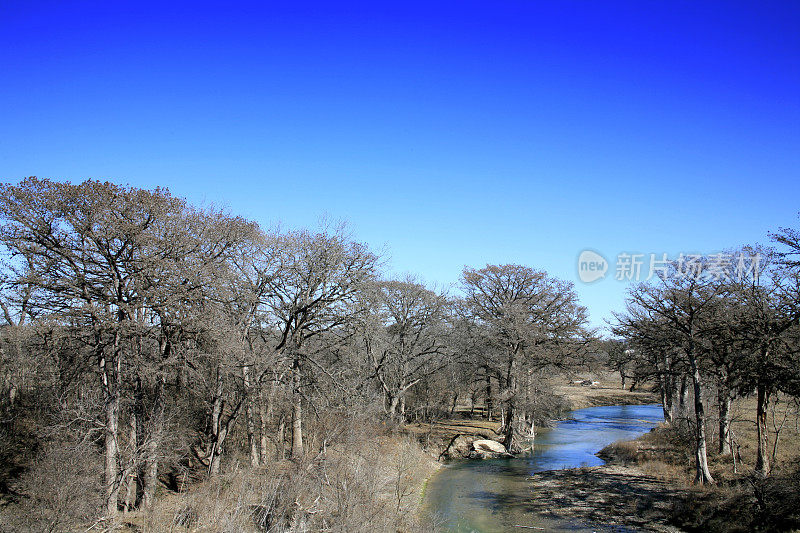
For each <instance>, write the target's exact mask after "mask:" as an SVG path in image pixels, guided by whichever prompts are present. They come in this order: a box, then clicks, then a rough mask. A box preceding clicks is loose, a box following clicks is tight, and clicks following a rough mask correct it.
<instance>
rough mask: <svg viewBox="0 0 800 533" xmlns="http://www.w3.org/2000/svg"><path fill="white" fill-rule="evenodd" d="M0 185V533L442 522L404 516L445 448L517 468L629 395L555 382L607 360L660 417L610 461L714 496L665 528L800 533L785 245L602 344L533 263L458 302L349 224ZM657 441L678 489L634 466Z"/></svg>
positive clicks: (663, 293) (144, 195)
mask: <svg viewBox="0 0 800 533" xmlns="http://www.w3.org/2000/svg"><path fill="white" fill-rule="evenodd" d="M0 189H2V190H0V243H2V246H3V248H4V261H3V271H2V278H0V288H1V289H2V290H1V292H0V305H1V306H2V311H3V319H4V322H3V325H2V328H0V357H2V366H0V385H1V386H2V390H0V392H1V393H2V394H1V395H0V453H2V462H1V463H0V465H1V471H0V498H2V499H1V500H0V502H1V503H0V506H2V508H1V509H0V529H2V530H3V531H87V530H89V531H103V530H105V531H111V530H128V531H231V532H234V531H237V532H238V531H274V532H279V531H431V530H435V528H436V524H432V523H430V522H428V521H426V519H425V518H424V517H423V514H422V513H420V512H418V511H419V508H420V505H421V498H422V497H421V494H422V491H423V487H424V483H425V480H426V479H427V478H428V477H429V476H430V475H431V474H432V473H433V472H434V471H435V469H436V466H437V464H436V458H438V457H439V456H440V455H441V453H442V452H443V451H444V449H443V447H444V445H445V444H446V442H445V441H447V440H448V438H450V437H452V436H453V435H454V434H455V433H457V432H459V431H461V430H460V429H459V428H460V427H464V426H473V427H477V428H479V429H478V431H479V432H481V433H478V434H482V436H483V437H485V438H489V439H490V440H496V441H498V442H501V443H502V444H503V445H504V447H505V449H506V450H508V452H510V453H520V452H524V451H525V450H526V449H527V448H529V447H530V445H531V442H532V440H531V437H532V436H533V435H535V433H536V431H537V428H538V427H540V426H541V425H543V424H546V423H547V422H548V421H549V420H551V419H552V418H554V417H557V416H559V415H560V414H561V413H563V412H564V411H566V410H568V409H569V408H571V407H580V406H583V405H598V404H603V403H607V402H613V401H614V399H616V400H619V398H620V396H619V394H617V393H612V392H610V389H609V388H608V387H601V388H602V391H601V390H600V389H601V388H598V387H594V388H593V387H591V386H588V387H583V386H581V385H575V384H572V385H570V386H567V385H566V383H571V382H573V381H575V380H576V379H577V378H579V377H584V378H585V377H586V376H587V375H589V373H592V372H601V371H602V369H604V368H612V369H614V371H617V372H619V373H620V376H621V378H622V380H623V383H625V381H626V380H627V383H628V384H632V385H631V386H630V388H631V389H634V388H638V389H639V390H643V389H645V388H647V389H650V388H652V392H650V391H649V390H648V391H645V392H637V391H633V392H629V393H626V394H627V395H628V396H629V397H631V398H633V397H637V396H636V395H637V394H639V395H640V396H638V398H640V399H642V400H643V401H646V400H645V399H646V398H653V397H654V398H656V399H659V400H660V401H661V403H662V406H663V409H664V415H665V425H664V427H663V428H661V429H659V430H658V431H657V432H654V433H653V434H652V435H648V436H646V437H644V439H643V440H642V441H641V443H640V444H632V445H630V444H625V445H619V446H617V447H616V448H614V449H613V450H611V449H610V450H606V452H605V453H606V455H607V456H608V457H609V458H610V459H612V462H614V460H616V461H623V460H624V461H625V462H627V463H631V462H633V463H636V464H637V465H638V466H637V468H643V467H642V466H641V464H647V465H650V466H647V468H651V469H653V470H654V472H650V473H648V474H647V475H662V474H663V475H662V478H663V479H667V480H668V483H669V484H670V486H675V487H683V486H684V485H686V486H687V487H688V488H687V490H689V489H691V490H701V489H697V487H698V486H700V485H702V486H703V489H702V490H703V491H705V492H703V493H702V494H703V498H700V499H697V498H695V499H692V498H688V499H687V498H684V499H680V498H679V499H676V502H677V503H676V505H675V506H672V507H670V508H669V509H668V511H669V512H667V510H663V509H662V511H660V513H661V514H659V516H664V515H665V513H666V514H669V516H670V517H671V518H670V519H669V520H668V521H671V523H674V524H678V525H679V526H681V527H686V528H691V527H698V528H700V527H703V528H706V527H708V528H711V527H714V528H718V529H724V527H723V526H724V525H725V524H728V523H730V522H729V521H726V520H724V519H723V518H720V517H721V516H722V514H720V513H716V514H715V513H713V512H710V511H708V510H709V509H728V508H733V507H738V508H739V509H745V508H748V509H749V508H752V509H755V510H757V513H756V515H757V516H758V519H759V520H760V522H758V523H759V524H768V525H769V527H774V528H790V527H797V525H796V524H797V523H796V521H795V518H794V516H795V515H794V514H793V513H794V511H793V509H794V508H796V506H795V507H794V508H792V507H787V505H786V502H793V501H796V499H797V493H798V491H797V481H796V480H797V472H796V467H795V466H793V465H796V461H795V459H796V452H794V451H793V450H795V449H796V447H797V397H798V394H799V393H800V387H798V383H800V364H798V362H799V361H800V359H799V358H798V346H800V344H799V343H798V332H799V331H800V326H798V317H800V264H798V261H797V255H796V254H797V253H798V252H800V235H798V233H796V232H795V231H793V230H789V229H784V230H780V231H779V232H778V233H777V234H776V235H774V236H773V238H774V240H775V241H777V243H778V244H779V246H780V249H779V250H778V251H772V250H769V249H767V248H759V253H760V254H761V255H762V256H763V257H764V264H763V265H762V266H763V267H764V268H763V270H762V271H761V274H760V275H759V276H755V275H752V276H751V277H750V278H748V279H744V280H742V279H739V280H736V281H734V280H731V279H728V278H725V277H722V278H717V279H715V278H713V277H710V278H702V279H699V278H698V279H695V280H694V281H691V280H688V279H687V278H685V277H678V276H674V277H669V276H664V278H663V279H661V280H660V281H658V282H657V283H653V284H647V285H641V286H637V287H636V288H634V289H633V291H632V292H631V296H630V299H629V305H628V308H627V310H626V312H624V313H620V314H619V315H618V316H617V319H616V321H615V324H614V328H613V334H614V338H613V339H601V338H598V335H597V333H596V332H595V331H593V330H592V329H591V328H589V327H588V323H587V311H586V309H585V308H584V307H583V306H581V305H580V303H579V302H578V298H577V295H576V293H575V291H574V288H573V286H572V284H571V283H569V282H566V281H564V280H560V279H558V278H556V277H553V276H551V275H549V274H547V273H546V272H543V271H541V270H537V269H535V268H531V267H528V266H523V265H487V266H485V267H482V268H471V267H465V268H464V270H463V272H462V276H461V283H460V287H459V290H458V291H457V292H458V295H457V296H454V295H448V294H446V293H444V292H442V291H437V290H435V289H434V288H431V287H428V286H426V285H425V284H424V283H422V282H421V281H419V280H418V279H416V278H414V277H412V276H407V277H404V278H402V279H389V278H387V277H386V276H385V274H384V273H383V272H382V270H381V269H382V264H381V259H380V257H378V255H376V254H375V253H374V252H373V251H371V250H370V249H369V248H368V247H367V246H366V245H364V244H362V243H359V242H356V241H354V240H353V239H352V238H351V236H350V235H349V234H348V233H347V232H346V231H345V229H344V228H343V227H340V226H333V225H324V224H323V225H322V226H321V227H320V228H319V229H317V230H314V231H311V230H292V231H286V230H281V229H265V228H261V227H259V226H258V225H257V224H256V223H254V222H252V221H248V220H245V219H242V218H240V217H236V216H232V215H230V214H228V213H226V212H223V211H220V210H217V209H214V208H198V207H195V206H192V205H190V204H188V203H187V202H186V201H185V200H183V199H180V198H176V197H174V196H172V195H171V194H170V193H169V192H168V191H167V190H165V189H155V190H150V191H146V190H141V189H136V188H131V187H123V186H118V185H114V184H111V183H101V182H95V181H86V182H84V183H81V184H69V183H60V182H54V181H49V180H43V179H37V178H28V179H25V180H23V181H22V182H20V183H19V184H6V185H3V186H2V187H0ZM576 390H580V391H586V392H585V393H583V392H582V393H575V391H576ZM589 391H592V392H589ZM565 393H566V394H565ZM570 396H571V397H570ZM631 401H633V400H631ZM579 402H583V403H580V405H578V404H577V403H579ZM621 403H622V402H621ZM636 403H639V402H638V401H637V402H636ZM712 410H713V411H714V412H715V413H717V416H709V412H710V411H712ZM751 410H752V412H751ZM443 421H450V422H448V423H443ZM448 425H449V426H450V429H444V430H441V429H438V430H437V429H436V428H442V427H447V426H448ZM712 426H714V427H717V428H718V432H717V431H713V432H712V431H711V428H712ZM454 427H455V429H453V428H454ZM437 431H438V433H437ZM714 434H717V435H718V436H717V437H716V438H714V437H712V436H711V435H714ZM647 439H652V440H647ZM664 443H667V444H664ZM656 446H662V447H663V450H665V451H664V453H661V452H658V454H657V455H658V456H659V457H660V459H659V460H663V461H662V462H668V463H669V464H670V465H671V466H670V468H669V469H668V470H669V471H668V472H667V469H664V472H661V473H659V472H655V470H656V469H657V467H655V466H653V465H654V464H656V463H655V461H651V460H650V459H647V460H646V461H645V460H643V459H642V457H649V456H648V455H647V454H648V453H649V452H647V450H648V449H650V450H652V449H655V448H654V447H656ZM711 446H714V449H710V447H711ZM648 447H649V448H648ZM686 450H689V452H688V455H687V452H686ZM612 456H613V458H616V459H613V458H612ZM709 457H710V459H709ZM690 459H691V460H690ZM687 464H691V465H692V478H693V480H694V481H695V484H694V485H692V486H691V487H689V486H688V485H687V484H686V483H685V481H684V479H685V475H686V465H687ZM658 468H661V467H658ZM601 474H602V472H601V473H600V474H598V475H601ZM565 475H570V474H565ZM587 475H588V474H587ZM601 477H602V476H601ZM603 479H606V480H607V479H608V477H607V476H606V477H605V478H603ZM630 480H631V483H634V481H635V480H634V479H633V478H630ZM690 481H691V480H690ZM592 483H597V484H601V483H602V479H600V478H598V479H597V480H596V481H593V482H592ZM623 485H624V483H623ZM719 487H723V488H719ZM558 490H560V491H564V493H567V492H568V490H569V487H567V486H564V487H561V488H559V489H558ZM721 491H727V492H724V493H723V492H721ZM665 494H666V493H665ZM693 502H700V504H702V505H699V504H698V505H694V504H693ZM732 502H737V503H732ZM598 505H599V504H598ZM747 506H750V507H747ZM662 507H663V506H662ZM631 512H632V513H636V512H637V511H636V509H633V510H632V511H631ZM598 513H600V514H598ZM577 516H579V518H583V519H596V520H600V519H603V515H602V512H600V511H598V512H595V513H594V514H592V515H591V516H589V517H586V516H582V515H580V513H578V515H577ZM765 517H769V520H766V518H765ZM605 519H607V520H610V521H614V520H615V518H614V517H607V516H606V517H605ZM654 520H656V518H654ZM658 520H660V518H658ZM765 520H766V521H765ZM617 521H620V520H617ZM637 525H639V526H642V527H645V526H646V523H641V521H640V522H639V523H637ZM739 525H741V523H740V524H739ZM750 525H752V524H750ZM731 527H732V529H731V530H733V529H735V526H731ZM764 527H767V525H765V526H764Z"/></svg>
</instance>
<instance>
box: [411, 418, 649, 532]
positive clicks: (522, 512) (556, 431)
mask: <svg viewBox="0 0 800 533" xmlns="http://www.w3.org/2000/svg"><path fill="white" fill-rule="evenodd" d="M661 420H662V411H661V407H660V406H658V405H623V406H608V407H590V408H587V409H579V410H576V411H573V412H572V413H571V417H570V419H569V420H564V421H562V422H558V423H557V424H556V425H555V426H554V427H553V428H552V429H547V430H542V431H540V432H539V434H538V435H537V438H536V445H535V447H534V451H533V452H532V453H531V454H529V455H525V456H521V457H515V458H512V459H492V460H485V461H459V462H454V463H451V464H449V465H447V466H446V467H445V468H443V469H442V470H441V471H440V472H439V473H438V474H436V476H434V478H433V479H432V480H431V482H430V483H429V484H428V489H427V491H426V497H427V503H428V508H429V510H430V512H431V513H432V515H433V516H434V517H435V518H434V519H435V520H436V521H437V522H439V523H441V524H442V525H443V526H444V529H446V530H448V531H457V532H471V531H476V532H483V533H487V532H495V531H530V530H531V529H528V528H536V529H541V528H544V530H546V531H582V530H586V531H599V530H598V529H597V528H596V527H595V528H592V529H586V528H584V527H582V526H579V525H577V524H568V523H564V522H554V521H552V520H549V519H547V518H546V516H544V513H542V510H541V509H540V508H537V506H536V505H535V504H534V502H535V498H536V494H535V492H534V490H533V488H532V484H531V483H530V481H529V480H528V477H529V476H531V475H532V474H533V473H535V472H544V471H549V470H559V469H564V468H576V467H581V466H596V465H601V464H603V460H602V459H600V458H599V457H597V456H596V455H595V454H596V453H597V452H598V451H600V450H601V449H602V448H603V447H605V446H606V445H608V444H611V443H612V442H615V441H618V440H627V439H632V438H636V437H638V436H639V435H641V434H643V433H646V432H647V431H649V430H650V429H651V428H653V427H654V426H656V425H657V424H658V423H659V422H661ZM614 531H623V529H621V528H615V529H614Z"/></svg>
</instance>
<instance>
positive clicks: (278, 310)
mask: <svg viewBox="0 0 800 533" xmlns="http://www.w3.org/2000/svg"><path fill="white" fill-rule="evenodd" d="M274 246H275V256H274V260H275V270H274V275H273V276H272V277H270V279H269V280H268V282H267V285H268V287H269V299H268V303H267V305H268V306H269V308H270V313H271V315H272V317H273V320H274V325H275V329H276V331H277V341H276V344H275V351H276V353H277V354H280V355H281V356H282V357H283V359H284V360H285V361H286V364H287V366H288V369H289V375H290V376H291V389H292V415H291V418H292V424H291V426H292V446H291V450H292V451H291V454H292V457H294V458H300V457H302V456H303V454H304V445H303V406H304V403H305V402H304V396H305V395H304V391H305V388H306V386H307V385H308V381H307V377H308V375H309V372H310V370H312V369H309V368H307V367H308V366H309V365H311V366H313V367H314V369H316V370H321V371H324V366H323V365H322V364H321V363H320V362H319V360H318V359H317V357H316V356H315V353H317V352H319V351H320V348H319V347H318V346H317V347H314V348H313V349H312V348H311V347H310V346H309V345H308V344H309V343H308V341H309V340H310V339H312V338H321V337H322V336H323V335H325V338H326V339H328V340H330V339H336V336H334V335H326V334H328V333H333V332H335V331H337V330H338V329H340V328H342V327H343V326H344V325H345V324H347V323H348V321H350V320H351V319H353V318H354V317H356V316H358V315H360V314H362V313H363V312H364V308H363V307H362V306H361V305H359V298H358V295H359V291H361V289H362V288H363V287H364V285H365V284H366V283H369V282H371V281H373V280H374V279H375V276H376V268H377V262H378V258H377V256H376V255H375V254H373V253H372V252H371V251H369V249H368V248H367V246H366V245H364V244H361V243H358V242H354V241H352V240H350V238H349V237H348V236H347V234H346V233H345V232H344V231H343V229H336V230H333V231H331V230H323V231H320V232H317V233H311V232H308V231H295V232H288V233H284V234H281V235H279V236H277V237H276V240H275V242H274Z"/></svg>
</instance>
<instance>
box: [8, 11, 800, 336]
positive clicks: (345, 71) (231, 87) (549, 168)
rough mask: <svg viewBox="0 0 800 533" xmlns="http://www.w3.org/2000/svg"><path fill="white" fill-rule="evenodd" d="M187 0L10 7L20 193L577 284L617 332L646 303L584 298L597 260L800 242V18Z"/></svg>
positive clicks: (425, 264)
mask: <svg viewBox="0 0 800 533" xmlns="http://www.w3.org/2000/svg"><path fill="white" fill-rule="evenodd" d="M166 4H167V3H164V2H158V3H150V2H147V1H139V2H124V3H123V2H80V1H70V2H64V1H54V2H37V1H32V0H26V1H20V2H16V1H8V0H6V1H5V2H3V3H2V4H0V73H2V79H3V83H2V84H0V178H2V179H3V180H5V181H15V180H18V179H20V178H22V177H24V176H28V175H38V176H40V177H50V178H54V179H67V180H71V181H80V180H82V179H84V178H99V179H109V180H112V181H116V182H121V183H129V184H131V185H135V186H140V187H146V188H151V187H154V186H156V185H164V186H167V187H169V188H170V189H171V190H172V191H173V192H174V193H175V194H178V195H180V196H185V197H187V198H188V199H190V200H191V201H193V202H196V203H206V204H208V203H214V204H217V205H222V206H226V207H227V208H229V209H230V211H231V212H233V213H235V214H241V215H244V216H247V217H250V218H253V219H256V220H258V221H260V222H262V223H263V224H264V225H270V224H274V223H276V222H278V221H280V222H282V224H283V225H284V226H287V227H300V226H313V225H314V224H316V222H317V221H318V220H319V218H320V217H321V216H328V217H331V218H334V219H346V220H348V221H349V222H350V225H351V227H352V229H353V232H354V235H355V236H356V238H358V239H359V240H363V241H366V242H368V243H370V244H371V245H372V246H374V247H375V248H376V249H385V250H386V252H387V255H388V256H389V258H390V260H389V265H390V268H391V270H392V271H394V272H398V273H402V272H413V273H417V274H419V275H421V276H422V277H423V278H424V279H426V280H428V281H429V282H432V283H437V284H439V285H443V286H446V285H449V284H451V283H454V282H456V281H457V279H458V277H459V274H460V271H461V269H462V268H463V266H464V265H470V266H483V265H485V264H486V263H523V264H528V265H531V266H535V267H538V268H543V269H546V270H547V271H549V272H550V273H552V274H554V275H557V276H559V277H562V278H566V279H569V280H571V281H575V282H576V286H577V289H578V292H579V294H580V296H581V298H582V301H583V302H584V304H585V305H586V306H587V307H589V309H590V312H591V317H592V322H593V323H594V324H597V325H600V324H602V323H603V319H604V318H608V317H609V316H610V311H611V310H613V309H619V308H620V307H621V306H622V302H623V299H624V294H625V289H626V285H625V283H623V282H618V281H615V280H613V279H608V278H607V279H604V280H601V281H598V282H595V283H593V284H591V285H586V284H582V283H580V282H579V281H578V278H577V274H576V259H577V256H578V254H579V253H580V252H581V251H582V250H583V249H585V248H591V249H594V250H597V251H598V252H600V253H602V254H603V255H605V256H606V257H607V258H608V259H610V260H611V261H612V263H613V260H614V258H615V257H616V255H617V254H618V253H620V252H642V253H651V252H652V253H659V254H660V253H662V252H667V253H670V254H677V253H679V252H697V253H712V252H716V251H719V250H720V249H724V248H729V247H732V246H736V245H738V244H742V243H748V242H755V241H762V242H763V241H765V240H766V233H767V232H768V231H770V230H774V229H776V228H777V227H779V226H794V227H798V226H800V221H799V220H798V218H797V212H798V211H799V210H800V202H798V197H799V195H798V192H800V185H798V177H799V176H798V171H800V126H799V125H800V120H799V119H800V61H799V60H800V32H798V28H800V4H798V3H797V2H785V3H780V2H767V3H764V2H761V3H756V2H751V3H737V2H725V3H710V2H702V3H700V2H662V3H654V2H653V3H646V5H644V4H645V3H642V2H627V3H625V2H549V3H539V2H531V1H525V2H482V3H478V2H448V3H444V2H442V3H438V2H424V3H414V2H410V1H405V2H401V3H394V4H389V3H385V4H384V3H380V2H371V3H363V4H348V3H346V2H335V3H330V4H328V5H324V4H314V3H287V4H272V3H252V4H243V3H237V4H236V5H222V4H211V3H209V4H204V3H203V2H192V3H184V4H181V3H173V2H171V3H169V5H166ZM697 4H702V5H697ZM612 268H613V266H612ZM611 277H613V273H611V275H610V276H609V278H611Z"/></svg>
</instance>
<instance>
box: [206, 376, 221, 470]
mask: <svg viewBox="0 0 800 533" xmlns="http://www.w3.org/2000/svg"><path fill="white" fill-rule="evenodd" d="M223 392H224V389H223V382H222V369H221V368H217V384H216V388H215V390H214V399H213V401H212V404H211V428H210V429H211V435H210V436H209V437H210V438H209V440H208V451H207V454H208V474H209V475H210V476H214V475H216V474H217V473H218V472H219V455H220V454H221V453H222V450H221V449H220V446H221V444H222V443H221V442H220V440H219V437H220V430H221V428H222V408H223V399H222V393H223Z"/></svg>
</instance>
